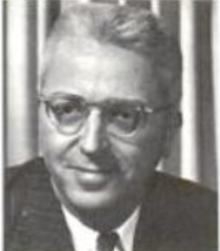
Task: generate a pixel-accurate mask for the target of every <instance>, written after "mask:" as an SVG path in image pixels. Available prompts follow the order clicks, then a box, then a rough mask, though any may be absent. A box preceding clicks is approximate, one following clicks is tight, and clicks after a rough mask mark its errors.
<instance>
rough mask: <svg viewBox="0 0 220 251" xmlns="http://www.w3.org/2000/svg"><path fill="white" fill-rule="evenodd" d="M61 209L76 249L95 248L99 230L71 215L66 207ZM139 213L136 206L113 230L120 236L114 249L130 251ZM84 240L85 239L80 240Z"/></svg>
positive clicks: (85, 250)
mask: <svg viewBox="0 0 220 251" xmlns="http://www.w3.org/2000/svg"><path fill="white" fill-rule="evenodd" d="M62 211H63V213H64V217H65V219H66V222H67V226H68V228H69V230H70V233H71V237H72V242H73V243H74V248H75V250H76V251H93V250H96V240H97V236H98V234H99V232H97V231H94V230H93V229H91V228H88V227H87V226H85V225H84V224H83V223H82V222H80V221H79V220H78V219H77V218H76V217H75V216H74V215H72V214H71V213H70V212H69V211H68V209H67V208H66V207H64V206H62ZM139 215H140V206H139V207H137V208H136V209H135V210H134V212H133V213H132V215H131V216H130V217H129V218H128V219H127V220H126V221H125V222H124V223H123V224H122V225H121V226H120V227H119V228H117V229H115V230H114V231H115V232H117V233H118V235H119V237H120V242H121V243H120V244H121V245H120V246H121V247H119V248H118V249H116V250H120V251H132V249H133V242H134V235H135V228H136V225H137V221H138V218H139ZM82 240H86V241H82Z"/></svg>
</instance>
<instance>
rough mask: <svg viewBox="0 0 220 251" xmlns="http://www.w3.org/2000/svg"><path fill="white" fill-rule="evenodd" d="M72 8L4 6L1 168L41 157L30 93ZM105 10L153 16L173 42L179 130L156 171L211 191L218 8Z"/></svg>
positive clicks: (41, 1)
mask: <svg viewBox="0 0 220 251" xmlns="http://www.w3.org/2000/svg"><path fill="white" fill-rule="evenodd" d="M76 1H77V0H53V1H51V0H47V1H46V0H38V1H37V0H35V1H27V0H18V1H14V0H7V1H4V34H5V39H4V41H5V43H4V46H5V66H6V67H5V68H6V70H5V104H6V105H5V106H6V109H5V111H6V112H5V114H6V116H5V118H6V122H5V128H6V141H5V146H6V147H5V149H6V150H5V157H6V164H7V166H12V165H16V164H20V163H23V162H24V161H27V160H29V159H31V158H33V157H35V156H37V155H38V153H39V149H38V143H37V142H38V132H37V106H38V104H37V98H36V86H37V82H38V73H39V61H40V58H41V55H42V48H43V46H44V41H45V37H46V35H47V33H48V31H49V30H50V28H51V26H52V24H53V22H54V20H55V19H56V18H57V16H58V15H59V13H60V12H62V11H64V10H65V9H67V8H69V7H70V6H71V5H72V4H75V3H76ZM78 1H79V0H78ZM90 1H93V2H100V1H101V0H90ZM90 1H89V0H81V1H79V2H82V3H83V2H84V3H86V2H90ZM103 1H104V0H103ZM104 2H115V3H118V4H131V5H132V4H133V5H139V6H140V7H143V8H148V9H151V10H152V11H153V12H154V13H155V14H157V15H160V16H162V17H163V18H164V20H165V25H166V26H167V27H168V29H169V30H170V32H171V33H172V34H173V35H174V36H176V38H177V39H178V40H179V42H180V45H181V48H182V53H183V69H184V70H183V77H182V84H183V98H182V102H181V107H180V109H181V111H182V113H183V126H182V129H181V131H180V133H179V134H178V135H177V137H176V140H175V141H174V142H173V147H172V152H171V155H170V157H169V158H168V159H166V160H165V161H164V163H163V164H162V166H161V169H162V170H163V171H164V172H167V173H170V174H172V175H176V176H180V177H184V178H186V179H190V180H193V181H196V182H201V183H202V184H203V185H205V186H208V187H210V188H213V189H216V183H217V182H216V172H217V171H216V170H217V164H219V159H218V158H217V156H218V155H219V152H217V151H218V147H217V143H218V144H220V142H217V140H216V136H215V135H217V134H218V135H219V134H220V133H219V131H218V130H217V128H219V127H220V125H219V116H218V115H217V107H218V105H219V103H218V102H219V101H218V100H219V97H220V95H215V94H216V88H217V80H218V77H219V73H218V70H217V68H216V65H217V64H219V62H217V60H216V50H217V49H216V48H217V47H218V46H217V45H216V43H217V42H216V41H218V42H219V36H218V37H217V34H216V33H215V32H213V31H214V30H215V29H216V19H217V18H219V15H220V14H219V11H218V12H217V9H218V8H217V7H216V6H217V5H218V4H217V0H216V1H214V0H213V1H210V0H206V1H196V0H195V1H193V0H184V1H180V0H179V1H177V0H173V1H170V0H166V1H164V0H151V1H144V0H141V1H140V0H118V1H117V0H105V1H104ZM213 63H215V64H214V65H213ZM218 90H219V89H218ZM215 96H216V99H214V97H215ZM217 123H218V127H217V126H216V124H217ZM217 153H218V154H217Z"/></svg>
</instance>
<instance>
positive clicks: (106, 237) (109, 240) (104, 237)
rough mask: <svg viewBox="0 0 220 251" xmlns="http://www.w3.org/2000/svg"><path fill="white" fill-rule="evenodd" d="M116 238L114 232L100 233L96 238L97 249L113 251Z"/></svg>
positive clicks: (99, 250) (98, 250) (116, 235)
mask: <svg viewBox="0 0 220 251" xmlns="http://www.w3.org/2000/svg"><path fill="white" fill-rule="evenodd" d="M118 238H119V237H118V234H116V233H115V232H106V233H100V235H99V236H98V239H97V251H113V250H114V247H115V246H116V243H117V241H118Z"/></svg>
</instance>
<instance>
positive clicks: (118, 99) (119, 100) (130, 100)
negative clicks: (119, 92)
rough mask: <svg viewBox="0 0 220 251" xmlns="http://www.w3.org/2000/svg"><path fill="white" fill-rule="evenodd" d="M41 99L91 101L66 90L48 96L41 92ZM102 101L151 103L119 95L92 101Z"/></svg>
mask: <svg viewBox="0 0 220 251" xmlns="http://www.w3.org/2000/svg"><path fill="white" fill-rule="evenodd" d="M39 97H40V99H42V100H45V101H46V100H48V99H50V98H56V97H60V98H70V99H71V98H78V99H82V100H85V101H86V102H88V103H89V101H87V100H86V98H84V97H83V96H80V95H77V94H73V93H66V92H54V93H52V94H50V95H48V96H46V95H43V94H40V95H39ZM102 102H118V103H135V104H137V103H138V104H143V105H145V106H147V105H150V104H149V103H148V102H146V101H143V100H141V99H137V98H135V99H125V98H119V97H112V98H111V97H110V98H107V99H105V100H103V101H94V102H91V103H102Z"/></svg>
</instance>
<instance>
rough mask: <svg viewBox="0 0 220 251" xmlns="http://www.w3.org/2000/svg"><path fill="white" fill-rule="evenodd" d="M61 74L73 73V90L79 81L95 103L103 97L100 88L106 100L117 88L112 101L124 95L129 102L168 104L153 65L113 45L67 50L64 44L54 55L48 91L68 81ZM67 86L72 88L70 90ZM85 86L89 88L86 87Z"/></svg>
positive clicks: (143, 58) (137, 55) (95, 44)
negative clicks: (57, 83)
mask: <svg viewBox="0 0 220 251" xmlns="http://www.w3.org/2000/svg"><path fill="white" fill-rule="evenodd" d="M77 48H78V49H77ZM113 65H114V67H113ZM55 69H56V70H55ZM59 71H60V72H61V71H62V74H61V75H62V76H65V75H71V74H72V76H73V78H72V87H73V86H74V85H75V84H76V83H74V81H76V79H77V80H79V81H80V84H79V83H77V89H78V90H79V91H80V92H81V91H82V90H83V94H84V95H85V96H86V95H87V94H88V96H90V97H91V96H92V97H93V99H94V100H93V101H98V100H95V99H99V98H100V97H99V96H98V95H97V94H98V93H97V88H98V90H99V93H102V95H103V96H102V98H105V96H106V97H107V98H108V97H109V96H110V95H111V92H109V87H110V85H111V90H113V89H115V90H114V92H112V93H113V94H114V95H113V97H112V98H121V96H120V95H121V93H122V94H123V95H122V97H124V96H126V98H127V99H137V98H142V99H145V100H146V99H147V101H148V102H149V103H155V102H156V103H160V102H164V100H165V99H166V96H167V93H166V92H165V91H164V88H161V86H159V81H158V78H157V77H156V76H154V74H153V71H152V65H151V62H149V60H147V59H146V57H142V56H141V55H139V54H136V53H135V52H133V51H128V50H126V49H122V48H119V47H116V46H112V45H108V46H107V45H105V46H102V45H100V44H97V43H96V42H91V43H90V42H89V41H88V42H87V43H85V42H84V44H81V45H78V46H77V47H73V46H70V44H68V43H65V47H64V44H61V45H60V46H59V48H57V50H56V52H55V53H54V56H53V60H52V62H51V65H50V67H49V69H48V74H47V75H48V76H49V78H47V81H46V82H47V85H46V87H47V88H46V89H47V90H48V88H49V89H50V88H52V89H53V90H57V89H56V88H57V87H56V82H60V83H62V82H63V81H64V80H63V79H62V78H61V76H59ZM115 71H117V76H115ZM103 72H104V74H103ZM52 75H54V76H52ZM48 79H49V81H48ZM131 79H132V80H133V82H132V84H131V83H130V82H131ZM51 80H52V81H51ZM115 81H117V84H116V83H115ZM48 82H49V85H48ZM51 82H53V83H51ZM126 82H128V83H130V84H129V88H126V85H127V83H126ZM91 83H93V84H91ZM106 83H107V84H106ZM64 85H65V82H63V85H60V86H59V88H61V89H62V88H63V87H64ZM67 86H68V87H70V88H69V89H68V87H67ZM67 86H66V87H65V90H66V91H69V92H71V91H72V87H71V84H70V83H69V84H68V85H67ZM85 86H86V88H84V87H85ZM80 87H82V90H80ZM137 89H139V92H138V96H135V94H136V90H137ZM74 91H76V90H74ZM140 93H141V96H140V95H139V94H140ZM148 93H150V94H153V93H154V94H155V95H149V94H148ZM74 94H78V93H74ZM155 97H157V100H155Z"/></svg>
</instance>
